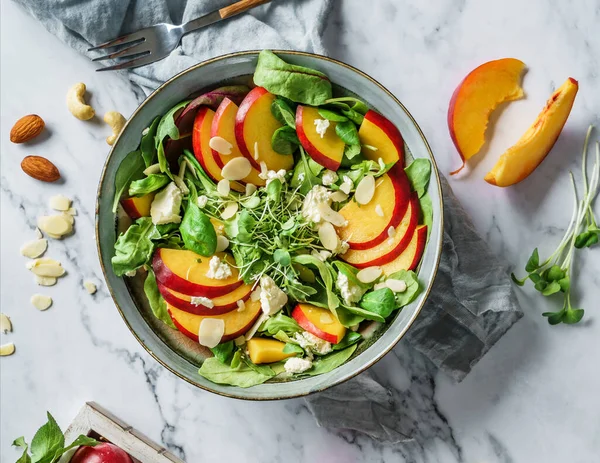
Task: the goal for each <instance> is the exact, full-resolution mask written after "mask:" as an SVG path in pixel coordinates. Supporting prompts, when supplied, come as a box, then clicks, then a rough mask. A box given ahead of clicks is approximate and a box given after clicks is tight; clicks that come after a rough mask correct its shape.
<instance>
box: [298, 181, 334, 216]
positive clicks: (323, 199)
mask: <svg viewBox="0 0 600 463" xmlns="http://www.w3.org/2000/svg"><path fill="white" fill-rule="evenodd" d="M319 204H324V205H326V206H328V207H329V206H330V205H331V192H330V191H329V190H328V189H327V188H325V187H324V186H321V185H315V186H313V187H312V190H310V191H309V192H308V194H307V195H306V197H305V198H304V203H303V204H302V216H303V217H304V218H305V219H306V220H308V221H309V222H313V223H315V224H317V223H320V222H321V221H322V220H323V218H322V217H321V212H320V209H319Z"/></svg>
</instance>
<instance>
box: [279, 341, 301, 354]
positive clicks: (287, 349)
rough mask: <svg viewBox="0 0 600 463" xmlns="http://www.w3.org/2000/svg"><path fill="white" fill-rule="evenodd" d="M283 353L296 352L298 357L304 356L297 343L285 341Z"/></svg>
mask: <svg viewBox="0 0 600 463" xmlns="http://www.w3.org/2000/svg"><path fill="white" fill-rule="evenodd" d="M283 353H284V354H298V355H299V356H300V357H303V356H304V349H302V347H300V346H299V345H297V344H292V343H289V342H288V343H286V344H285V346H284V347H283Z"/></svg>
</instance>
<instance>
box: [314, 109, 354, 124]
mask: <svg viewBox="0 0 600 463" xmlns="http://www.w3.org/2000/svg"><path fill="white" fill-rule="evenodd" d="M318 111H319V116H321V117H322V118H323V119H327V120H328V121H333V122H345V121H347V120H348V118H347V117H346V116H343V115H341V114H340V113H338V112H335V111H332V110H331V109H327V108H319V109H318Z"/></svg>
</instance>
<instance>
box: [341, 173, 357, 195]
mask: <svg viewBox="0 0 600 463" xmlns="http://www.w3.org/2000/svg"><path fill="white" fill-rule="evenodd" d="M353 186H354V182H353V181H352V179H351V178H350V177H348V176H347V175H344V181H343V182H342V184H341V185H340V190H341V191H343V192H344V193H346V194H350V191H352V187H353Z"/></svg>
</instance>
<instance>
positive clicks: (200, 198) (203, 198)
mask: <svg viewBox="0 0 600 463" xmlns="http://www.w3.org/2000/svg"><path fill="white" fill-rule="evenodd" d="M196 203H197V204H198V207H205V206H206V203H208V197H207V196H205V195H200V196H198V199H197V200H196Z"/></svg>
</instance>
